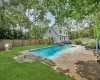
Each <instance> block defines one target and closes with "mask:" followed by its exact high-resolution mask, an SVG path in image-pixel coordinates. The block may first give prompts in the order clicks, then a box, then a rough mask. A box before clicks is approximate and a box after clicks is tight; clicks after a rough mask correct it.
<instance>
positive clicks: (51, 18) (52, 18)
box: [47, 12, 55, 26]
mask: <svg viewBox="0 0 100 80" xmlns="http://www.w3.org/2000/svg"><path fill="white" fill-rule="evenodd" d="M47 19H50V20H51V23H50V24H49V26H52V25H53V24H54V23H55V17H54V16H53V15H52V14H51V13H50V12H48V13H47Z"/></svg>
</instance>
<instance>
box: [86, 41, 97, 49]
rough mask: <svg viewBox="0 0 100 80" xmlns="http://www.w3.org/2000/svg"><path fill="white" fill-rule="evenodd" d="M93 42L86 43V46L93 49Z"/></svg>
mask: <svg viewBox="0 0 100 80" xmlns="http://www.w3.org/2000/svg"><path fill="white" fill-rule="evenodd" d="M95 45H96V44H95V41H92V42H89V43H87V46H89V47H91V48H95Z"/></svg>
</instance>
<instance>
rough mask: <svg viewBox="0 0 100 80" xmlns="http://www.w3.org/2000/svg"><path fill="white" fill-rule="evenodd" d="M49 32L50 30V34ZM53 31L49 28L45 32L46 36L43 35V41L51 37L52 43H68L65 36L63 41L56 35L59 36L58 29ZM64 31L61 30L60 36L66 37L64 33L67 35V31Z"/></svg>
mask: <svg viewBox="0 0 100 80" xmlns="http://www.w3.org/2000/svg"><path fill="white" fill-rule="evenodd" d="M49 30H51V33H49ZM54 30H55V31H53V30H52V29H51V28H49V29H48V30H47V32H46V34H45V35H44V37H43V39H50V38H51V37H53V40H54V43H60V42H62V41H68V40H69V38H68V37H67V36H66V37H65V40H64V38H62V37H61V36H59V35H58V34H59V30H58V29H56V28H55V29H54ZM64 31H65V30H64ZM64 31H63V30H62V34H61V35H66V33H67V35H68V32H67V31H66V32H64ZM49 37H50V38H49ZM60 37H61V40H60Z"/></svg>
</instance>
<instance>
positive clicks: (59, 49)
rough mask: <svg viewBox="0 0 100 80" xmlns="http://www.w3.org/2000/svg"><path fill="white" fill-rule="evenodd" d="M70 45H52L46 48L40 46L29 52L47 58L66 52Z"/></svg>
mask: <svg viewBox="0 0 100 80" xmlns="http://www.w3.org/2000/svg"><path fill="white" fill-rule="evenodd" d="M71 47H72V46H71V45H65V46H52V47H47V48H41V49H36V50H31V51H29V52H30V53H31V54H35V55H37V56H42V57H44V58H48V59H54V58H56V57H57V56H59V55H61V54H63V53H65V52H68V51H69V50H70V49H71Z"/></svg>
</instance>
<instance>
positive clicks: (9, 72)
mask: <svg viewBox="0 0 100 80" xmlns="http://www.w3.org/2000/svg"><path fill="white" fill-rule="evenodd" d="M46 46H48V45H34V46H23V47H14V48H13V49H12V50H9V51H1V52H0V80H73V79H72V78H71V77H69V76H65V75H64V74H62V73H58V72H56V71H55V70H53V69H52V68H51V67H49V66H47V65H44V64H42V63H39V62H34V63H17V62H16V61H15V60H14V59H13V57H14V56H16V55H19V54H20V51H23V50H28V49H33V48H40V47H46Z"/></svg>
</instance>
